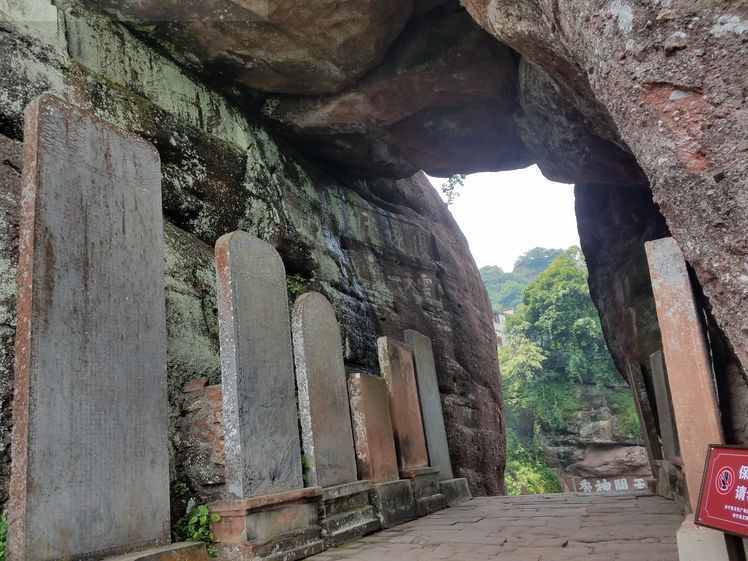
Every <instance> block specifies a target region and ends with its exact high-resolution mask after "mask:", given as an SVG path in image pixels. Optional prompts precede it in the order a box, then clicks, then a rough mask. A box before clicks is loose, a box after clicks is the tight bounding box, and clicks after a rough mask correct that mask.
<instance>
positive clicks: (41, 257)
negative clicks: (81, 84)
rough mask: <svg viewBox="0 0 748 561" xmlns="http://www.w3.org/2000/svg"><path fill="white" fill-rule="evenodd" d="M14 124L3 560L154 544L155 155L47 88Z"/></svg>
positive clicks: (160, 262)
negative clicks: (16, 237) (18, 127)
mask: <svg viewBox="0 0 748 561" xmlns="http://www.w3.org/2000/svg"><path fill="white" fill-rule="evenodd" d="M25 121H26V125H25V126H26V130H25V155H24V173H23V186H22V194H21V227H20V251H19V253H20V262H19V271H18V273H19V274H18V331H17V336H16V345H17V347H16V371H15V372H16V374H15V376H16V377H15V384H16V388H15V391H16V393H15V399H14V404H13V407H14V415H15V417H14V432H13V444H12V446H13V467H12V477H11V488H10V494H11V499H10V503H9V519H10V536H9V543H8V555H9V558H10V559H13V560H14V561H21V560H23V561H48V560H49V561H51V560H53V559H55V560H56V559H80V558H97V557H101V556H105V555H107V554H115V553H122V552H125V551H130V550H134V549H138V548H144V547H147V546H155V545H159V544H168V543H169V454H168V449H169V448H168V441H167V431H168V419H167V411H168V405H167V398H166V320H165V309H164V305H165V304H164V302H165V299H164V240H163V231H164V228H163V221H162V215H161V170H160V160H159V156H158V153H157V152H156V150H155V148H154V147H153V146H151V145H150V144H148V143H146V142H144V141H142V140H141V139H139V138H136V137H133V136H130V135H127V134H124V133H122V132H120V131H118V130H116V129H114V128H112V127H110V126H108V125H107V124H105V123H103V122H102V121H99V120H97V119H96V118H94V117H93V116H91V115H89V114H87V113H85V112H82V111H80V110H78V109H75V108H73V107H71V106H69V105H67V104H65V103H64V102H62V101H61V100H59V99H57V98H55V97H53V96H49V95H45V96H43V97H41V98H39V99H38V100H36V101H35V102H33V103H32V104H31V105H30V106H29V107H28V108H27V111H26V115H25Z"/></svg>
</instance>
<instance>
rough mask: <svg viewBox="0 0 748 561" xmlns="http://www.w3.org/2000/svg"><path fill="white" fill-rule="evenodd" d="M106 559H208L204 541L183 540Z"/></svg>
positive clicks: (175, 560)
mask: <svg viewBox="0 0 748 561" xmlns="http://www.w3.org/2000/svg"><path fill="white" fill-rule="evenodd" d="M104 561H208V551H207V549H206V548H205V544H204V543H197V542H181V543H173V544H170V545H162V546H160V547H153V548H150V549H145V550H143V551H138V552H134V553H127V554H125V555H118V556H116V557H107V558H106V559H105V560H104Z"/></svg>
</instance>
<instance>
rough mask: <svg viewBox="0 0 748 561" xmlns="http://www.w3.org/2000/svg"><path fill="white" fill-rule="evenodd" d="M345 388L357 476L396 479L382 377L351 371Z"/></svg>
mask: <svg viewBox="0 0 748 561" xmlns="http://www.w3.org/2000/svg"><path fill="white" fill-rule="evenodd" d="M348 392H349V395H350V399H351V418H352V420H353V435H354V438H355V441H356V463H357V465H358V475H359V477H360V478H361V479H368V480H369V481H371V482H372V483H384V482H385V481H394V480H396V479H399V478H400V472H399V471H398V469H397V453H396V451H395V438H394V435H393V432H392V417H391V416H390V396H389V393H388V392H387V385H386V384H385V382H384V379H383V378H380V377H379V376H370V375H368V374H359V373H356V374H351V376H350V377H349V378H348Z"/></svg>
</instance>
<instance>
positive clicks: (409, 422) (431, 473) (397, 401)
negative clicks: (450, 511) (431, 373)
mask: <svg viewBox="0 0 748 561" xmlns="http://www.w3.org/2000/svg"><path fill="white" fill-rule="evenodd" d="M377 351H378V354H379V368H380V369H381V371H382V377H383V378H384V380H385V382H386V384H387V390H388V392H389V397H390V410H391V412H392V426H393V429H394V433H395V445H396V447H397V458H398V462H399V467H400V477H402V478H404V479H410V480H411V483H412V485H413V494H414V496H415V500H416V512H417V514H418V515H419V516H424V515H426V514H429V513H431V512H434V511H435V510H439V509H441V508H444V507H445V506H446V497H445V496H444V495H443V494H442V493H441V492H440V490H439V469H438V468H434V467H431V466H429V456H428V450H427V448H426V436H425V434H424V430H423V417H422V415H421V405H420V401H419V397H418V384H417V382H416V373H415V366H414V364H413V352H412V349H411V348H410V347H409V346H408V345H406V344H404V343H401V342H399V341H396V340H394V339H392V338H390V337H380V338H379V339H378V340H377Z"/></svg>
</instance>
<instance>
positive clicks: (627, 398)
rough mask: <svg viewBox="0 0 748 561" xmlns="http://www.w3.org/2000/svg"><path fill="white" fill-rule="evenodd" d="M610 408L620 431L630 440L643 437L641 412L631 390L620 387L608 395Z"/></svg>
mask: <svg viewBox="0 0 748 561" xmlns="http://www.w3.org/2000/svg"><path fill="white" fill-rule="evenodd" d="M608 403H609V404H610V409H611V411H612V412H613V414H614V415H615V416H616V419H617V421H618V432H619V433H620V434H621V436H623V437H624V438H626V439H628V440H634V441H638V440H639V439H640V438H641V429H640V425H639V414H638V413H637V411H636V404H635V403H634V396H633V395H631V391H630V390H625V389H620V390H618V391H616V392H611V394H610V395H609V396H608Z"/></svg>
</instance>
